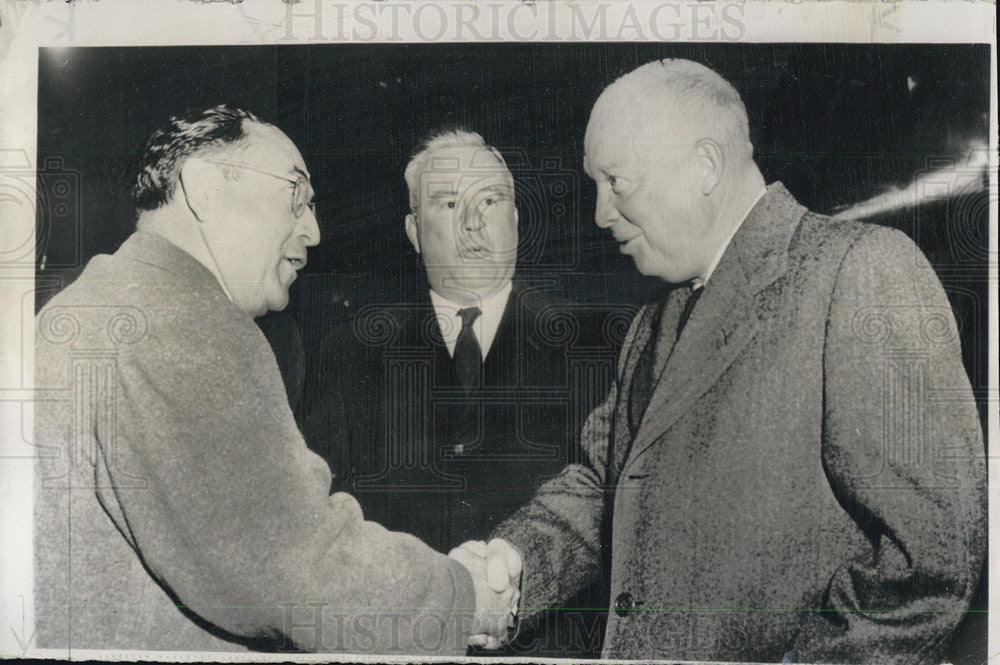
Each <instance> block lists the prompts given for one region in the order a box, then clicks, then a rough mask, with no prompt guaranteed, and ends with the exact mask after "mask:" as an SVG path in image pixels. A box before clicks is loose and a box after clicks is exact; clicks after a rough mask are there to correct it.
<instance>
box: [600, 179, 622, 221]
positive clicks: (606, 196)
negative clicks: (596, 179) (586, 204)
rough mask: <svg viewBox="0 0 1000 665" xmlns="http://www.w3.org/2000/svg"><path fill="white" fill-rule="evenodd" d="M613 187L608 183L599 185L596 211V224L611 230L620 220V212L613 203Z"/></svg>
mask: <svg viewBox="0 0 1000 665" xmlns="http://www.w3.org/2000/svg"><path fill="white" fill-rule="evenodd" d="M611 199H612V192H611V185H609V184H608V183H606V182H602V183H598V185H597V205H596V207H595V209H594V222H595V223H596V224H597V226H598V227H600V228H602V229H606V228H609V227H610V226H611V225H612V224H614V222H615V220H616V219H617V218H618V211H617V210H616V209H615V207H614V205H613V204H612V203H611Z"/></svg>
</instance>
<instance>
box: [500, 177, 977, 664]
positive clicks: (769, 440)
mask: <svg viewBox="0 0 1000 665" xmlns="http://www.w3.org/2000/svg"><path fill="white" fill-rule="evenodd" d="M704 288H705V291H704V292H703V294H702V295H701V297H700V300H699V301H698V303H697V305H696V306H695V307H694V309H693V312H692V313H691V316H690V319H689V320H688V322H687V325H686V327H684V328H683V330H682V332H681V333H680V336H679V338H677V339H674V337H675V331H676V324H677V322H678V318H679V316H680V312H681V311H682V308H683V304H684V301H685V299H686V296H687V293H688V292H689V289H687V288H678V289H676V290H674V291H672V292H671V294H670V295H669V296H668V297H667V298H666V300H665V301H661V302H657V303H653V304H650V305H648V306H646V307H645V308H644V309H643V310H642V311H641V312H640V313H639V314H638V315H637V316H636V318H635V320H634V322H633V325H632V327H631V329H630V331H629V334H628V337H627V339H626V341H625V345H624V347H623V349H622V353H621V355H620V358H619V365H618V370H617V380H616V382H615V385H614V387H613V388H612V389H611V390H610V392H609V394H608V396H607V399H606V400H605V402H604V403H603V404H602V405H601V406H600V407H598V408H597V409H596V410H595V411H594V412H593V413H592V414H591V416H590V418H589V419H588V422H587V424H586V426H585V427H584V429H583V433H582V439H581V444H582V447H583V448H584V450H585V453H586V462H585V463H584V464H581V465H572V466H569V467H567V468H566V469H565V470H564V472H563V474H562V475H561V476H560V477H558V478H556V479H554V480H553V481H551V482H550V483H548V484H547V485H545V486H544V487H543V488H541V489H540V491H539V492H538V494H537V495H536V497H535V499H534V500H533V501H532V503H531V504H529V505H528V506H526V507H525V508H524V509H522V510H521V511H520V512H519V513H518V514H516V515H515V516H514V517H512V518H511V519H510V520H508V521H507V522H506V523H505V524H504V525H502V526H501V528H500V529H498V530H497V532H496V533H495V534H494V535H497V536H501V537H504V538H506V539H508V540H509V541H510V542H511V543H512V544H513V545H514V546H515V547H516V548H517V549H518V550H519V551H520V552H521V553H522V555H523V558H524V570H525V574H524V582H523V595H522V599H521V603H522V607H523V608H524V611H525V612H526V613H530V612H531V611H533V610H535V609H536V608H541V607H547V606H549V605H551V604H554V603H558V602H560V599H561V598H564V597H566V596H567V595H568V594H570V593H572V592H573V590H574V589H575V588H576V587H577V586H578V585H579V584H581V583H582V582H583V581H584V580H586V579H588V578H589V577H590V576H591V575H593V574H594V570H595V567H596V566H597V565H598V563H599V561H600V547H601V545H602V541H601V527H602V520H607V521H608V522H609V525H608V527H609V530H610V534H611V535H610V540H609V541H605V544H607V543H608V542H609V544H610V547H611V561H612V563H611V567H612V570H611V595H610V600H611V604H612V609H613V610H614V611H613V612H612V613H611V615H610V618H609V622H608V628H607V634H606V638H605V644H604V656H605V657H607V658H685V659H692V660H694V659H697V660H709V661H713V660H718V661H733V660H738V661H771V662H779V661H781V660H782V658H784V657H785V656H787V655H790V656H792V657H794V658H795V659H796V661H797V662H878V663H889V662H927V663H930V662H935V660H936V659H939V658H940V654H941V652H942V650H943V649H944V648H945V646H946V642H947V639H948V638H949V636H950V633H951V631H952V630H953V628H954V626H955V625H956V624H957V623H958V622H959V620H960V619H961V616H962V612H963V611H964V610H965V609H967V608H968V603H969V600H970V596H971V595H972V593H973V590H974V588H975V586H976V583H977V579H978V573H979V571H980V568H981V564H982V561H983V557H984V554H985V548H986V480H985V461H984V449H983V440H982V433H981V429H980V425H979V419H978V416H977V412H976V408H975V403H974V400H973V395H972V392H971V389H970V386H969V380H968V377H967V376H966V374H965V371H964V369H963V366H962V359H961V354H960V347H959V338H958V333H957V329H956V325H955V321H954V318H953V314H952V311H951V308H950V306H949V303H948V300H947V298H946V296H945V293H944V291H943V289H942V287H941V284H940V283H939V281H938V279H937V277H936V275H935V273H934V271H933V270H932V268H931V267H930V265H929V264H928V263H927V261H926V260H925V258H924V257H923V255H922V254H921V253H920V251H919V250H918V249H917V248H916V247H915V246H914V245H913V243H912V242H911V241H910V240H909V239H908V238H907V237H906V236H905V235H904V234H902V233H899V232H897V231H894V230H891V229H887V228H882V227H878V226H873V225H867V224H862V223H855V222H838V221H834V220H831V219H829V218H826V217H822V216H818V215H815V214H811V213H809V212H808V211H806V210H805V208H803V207H802V206H800V205H799V204H798V203H797V202H796V201H795V200H794V199H793V198H792V197H791V195H790V194H789V193H788V192H787V191H786V190H785V189H784V187H783V186H782V185H781V184H780V183H776V184H774V185H772V186H770V187H769V188H768V191H767V193H766V195H765V196H764V197H763V199H762V200H761V201H759V202H758V204H757V205H756V206H755V207H754V208H753V210H752V211H751V213H750V214H749V216H748V217H747V219H746V220H745V221H744V223H743V225H742V226H741V227H740V229H739V230H738V231H737V233H736V235H735V236H734V237H733V240H732V242H731V244H730V245H729V246H728V248H727V249H726V250H725V253H724V255H723V257H722V259H721V261H720V263H719V265H718V267H717V269H716V271H715V273H714V274H713V275H712V277H711V279H710V280H709V281H708V283H707V285H706V286H705V287H704ZM661 315H662V326H659V327H658V328H656V329H654V326H653V321H654V320H656V319H657V318H660V316H661ZM657 337H660V340H659V343H661V344H663V345H664V347H665V348H666V349H668V350H669V353H668V354H665V356H664V357H665V358H666V361H665V362H664V363H662V366H657V367H654V368H653V377H654V379H655V384H654V385H655V387H654V389H653V391H652V396H651V398H650V401H649V404H648V408H647V409H646V410H645V412H644V415H643V416H642V417H641V420H640V421H639V422H638V423H630V422H629V406H630V397H631V395H630V393H631V391H632V388H633V377H634V375H635V372H636V368H637V365H638V364H639V362H640V357H641V356H642V355H643V353H642V352H643V349H644V348H645V347H646V345H648V344H653V343H654V342H655V341H656V340H657ZM789 652H793V653H792V654H789Z"/></svg>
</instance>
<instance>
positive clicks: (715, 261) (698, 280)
mask: <svg viewBox="0 0 1000 665" xmlns="http://www.w3.org/2000/svg"><path fill="white" fill-rule="evenodd" d="M765 194H767V187H764V188H763V189H761V190H760V193H759V194H757V196H756V197H754V200H753V202H752V203H751V204H750V205H749V206H747V209H746V212H744V213H743V216H742V217H740V221H739V223H738V224H734V225H733V228H732V229H730V231H729V235H728V236H726V240H725V242H723V243H722V246H720V247H719V251H718V252H716V253H715V256H714V257H713V258H712V262H711V263H709V264H708V269H707V270H706V271H705V275H704V276H703V277H695V278H694V279H693V280H691V288H693V289H695V290H698V289H700V288H701V287H703V286H705V284H707V283H708V280H709V279H710V278H711V277H712V273H714V272H715V269H716V268H717V267H718V266H719V261H721V260H722V255H723V254H725V253H726V249H728V248H729V243H731V242H732V241H733V236H735V235H736V232H737V231H739V230H740V227H741V226H743V222H745V221H746V219H747V217H749V216H750V212H751V211H752V210H753V209H754V207H755V206H756V205H757V203H758V202H759V201H760V200H761V199H762V198H764V195H765Z"/></svg>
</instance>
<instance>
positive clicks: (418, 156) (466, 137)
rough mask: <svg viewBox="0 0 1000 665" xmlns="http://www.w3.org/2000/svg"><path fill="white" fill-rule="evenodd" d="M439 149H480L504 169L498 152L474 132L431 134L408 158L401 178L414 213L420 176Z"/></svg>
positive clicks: (444, 131)
mask: <svg viewBox="0 0 1000 665" xmlns="http://www.w3.org/2000/svg"><path fill="white" fill-rule="evenodd" d="M441 148H482V149H484V150H488V151H489V152H490V153H492V154H493V155H494V156H495V157H496V158H497V159H498V160H499V161H500V163H501V164H503V165H504V166H505V167H506V166H507V162H506V161H504V158H503V156H502V155H501V154H500V151H499V150H497V149H496V148H494V147H493V146H489V145H486V141H484V140H483V137H482V136H480V135H479V134H477V133H476V132H471V131H469V130H467V129H461V128H459V129H447V130H439V131H436V132H433V133H432V134H431V135H430V136H428V137H427V138H426V139H425V140H424V141H423V142H422V143H421V144H420V150H418V151H417V152H416V153H414V154H413V156H412V157H410V161H409V163H408V164H407V165H406V170H405V171H404V172H403V177H404V178H405V179H406V187H407V189H409V190H410V211H411V212H416V211H417V207H418V206H419V205H420V175H421V174H422V173H423V172H424V171H425V170H426V169H427V166H428V161H429V160H430V157H431V153H433V152H434V151H435V150H440V149H441Z"/></svg>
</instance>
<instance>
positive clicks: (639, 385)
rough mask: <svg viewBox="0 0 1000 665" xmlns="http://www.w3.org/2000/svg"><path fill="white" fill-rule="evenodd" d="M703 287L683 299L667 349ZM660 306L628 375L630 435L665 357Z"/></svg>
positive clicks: (664, 361) (636, 430)
mask: <svg viewBox="0 0 1000 665" xmlns="http://www.w3.org/2000/svg"><path fill="white" fill-rule="evenodd" d="M704 290H705V288H704V287H702V288H700V289H697V290H696V291H693V292H692V293H691V294H690V295H689V296H688V297H687V300H685V301H684V308H683V309H681V315H680V317H679V318H678V319H677V334H676V335H675V336H674V344H673V346H672V347H671V348H670V351H671V352H672V351H673V347H675V346H676V345H677V341H678V340H679V339H680V337H681V331H683V330H684V326H685V325H686V324H687V322H688V319H690V318H691V312H692V310H694V306H695V304H696V303H697V302H698V298H700V297H701V294H702V292H703V291H704ZM664 309H665V308H664V307H661V308H660V312H659V313H658V315H657V316H654V317H653V321H652V322H651V327H652V331H651V335H652V338H651V339H650V340H649V342H647V344H646V347H645V348H644V349H643V350H642V355H640V356H639V362H638V363H637V364H636V367H635V373H634V374H633V375H632V385H631V389H630V392H629V410H628V416H629V418H628V420H629V427H630V428H631V430H632V435H633V436H635V434H636V432H638V431H639V423H641V422H642V417H643V415H645V413H646V408H647V407H648V406H649V400H650V399H652V397H653V391H654V390H655V389H656V378H657V377H658V376H659V372H660V371H661V370H662V369H663V366H664V365H665V364H666V358H665V357H663V356H664V354H666V353H667V349H665V348H664V347H663V344H664V339H663V337H664V334H663V331H662V330H661V326H662V317H663V310H664Z"/></svg>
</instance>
